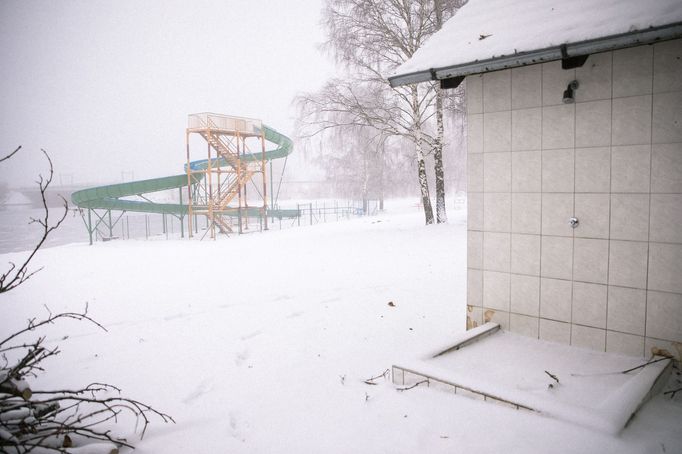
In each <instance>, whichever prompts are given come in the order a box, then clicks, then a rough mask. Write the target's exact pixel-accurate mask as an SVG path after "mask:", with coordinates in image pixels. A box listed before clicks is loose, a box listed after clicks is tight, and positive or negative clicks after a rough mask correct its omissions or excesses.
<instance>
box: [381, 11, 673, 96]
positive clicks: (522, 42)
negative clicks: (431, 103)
mask: <svg viewBox="0 0 682 454" xmlns="http://www.w3.org/2000/svg"><path fill="white" fill-rule="evenodd" d="M680 36H682V0H653V1H646V0H470V1H469V3H467V4H466V5H465V6H463V7H462V8H461V9H460V10H459V11H458V12H457V14H455V16H453V17H452V18H451V19H450V20H449V21H448V22H447V23H446V24H445V25H444V26H443V28H442V29H441V30H440V31H439V32H438V33H436V34H435V35H434V36H432V37H431V38H430V39H429V40H428V41H427V42H426V43H425V44H424V46H423V47H422V48H421V49H419V50H418V51H417V52H416V53H415V55H414V56H413V57H412V58H411V59H410V60H408V61H407V62H405V63H403V64H402V65H401V66H400V67H398V69H397V70H396V73H395V75H393V76H392V77H389V81H390V82H391V85H393V86H397V85H403V84H407V83H415V82H423V81H426V80H435V79H446V78H449V77H456V76H464V75H467V74H475V73H481V72H487V71H493V70H497V69H503V68H509V67H514V66H522V65H527V64H533V63H538V62H541V61H550V60H558V59H561V58H562V57H571V56H578V55H588V54H590V53H594V52H602V51H606V50H612V49H618V48H623V47H629V46H633V45H637V44H645V43H650V42H654V41H658V40H663V39H672V38H676V37H680ZM562 46H565V47H563V49H562Z"/></svg>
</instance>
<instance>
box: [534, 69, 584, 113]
mask: <svg viewBox="0 0 682 454" xmlns="http://www.w3.org/2000/svg"><path fill="white" fill-rule="evenodd" d="M575 78H576V77H575V70H574V69H569V70H566V69H562V68H561V61H552V62H548V63H543V64H542V105H543V106H553V105H559V104H563V98H564V90H566V87H567V86H568V84H569V83H570V82H571V81H572V80H575Z"/></svg>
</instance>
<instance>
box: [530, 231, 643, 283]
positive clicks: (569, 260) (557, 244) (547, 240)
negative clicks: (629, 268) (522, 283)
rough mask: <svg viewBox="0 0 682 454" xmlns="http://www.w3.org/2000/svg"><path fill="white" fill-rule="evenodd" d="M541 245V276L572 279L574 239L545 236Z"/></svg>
mask: <svg viewBox="0 0 682 454" xmlns="http://www.w3.org/2000/svg"><path fill="white" fill-rule="evenodd" d="M541 243H542V246H541V247H542V249H541V256H542V258H541V262H540V275H541V276H544V277H553V278H557V279H571V274H572V269H573V238H560V237H552V236H543V237H542V239H541ZM645 258H646V254H645Z"/></svg>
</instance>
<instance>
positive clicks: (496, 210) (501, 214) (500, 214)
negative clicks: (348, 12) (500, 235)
mask: <svg viewBox="0 0 682 454" xmlns="http://www.w3.org/2000/svg"><path fill="white" fill-rule="evenodd" d="M483 228H484V229H485V230H487V231H489V232H509V231H510V229H511V194H503V193H487V192H486V193H485V194H483Z"/></svg>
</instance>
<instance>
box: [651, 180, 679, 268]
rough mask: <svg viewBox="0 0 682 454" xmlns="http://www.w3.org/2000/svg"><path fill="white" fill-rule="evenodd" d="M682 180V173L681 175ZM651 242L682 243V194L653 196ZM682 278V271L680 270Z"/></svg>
mask: <svg viewBox="0 0 682 454" xmlns="http://www.w3.org/2000/svg"><path fill="white" fill-rule="evenodd" d="M680 179H681V180H682V173H680ZM649 239H650V240H651V241H660V242H664V243H665V242H667V243H682V194H652V195H651V234H650V237H649ZM678 271H679V272H680V275H681V276H682V269H680V270H678Z"/></svg>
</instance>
